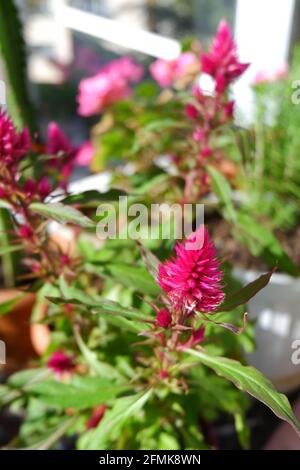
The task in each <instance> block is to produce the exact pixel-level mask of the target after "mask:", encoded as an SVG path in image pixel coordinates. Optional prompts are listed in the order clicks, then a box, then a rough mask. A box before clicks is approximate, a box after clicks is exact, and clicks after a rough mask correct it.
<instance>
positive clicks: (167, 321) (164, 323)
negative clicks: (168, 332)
mask: <svg viewBox="0 0 300 470" xmlns="http://www.w3.org/2000/svg"><path fill="white" fill-rule="evenodd" d="M155 323H156V326H158V327H160V328H165V329H167V328H169V326H170V325H171V323H172V315H171V313H170V312H169V310H168V309H167V308H162V309H161V310H159V312H158V313H157V315H156V322H155Z"/></svg>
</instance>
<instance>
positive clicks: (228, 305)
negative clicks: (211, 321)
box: [215, 271, 273, 312]
mask: <svg viewBox="0 0 300 470" xmlns="http://www.w3.org/2000/svg"><path fill="white" fill-rule="evenodd" d="M272 274H273V271H270V272H268V273H266V274H262V275H261V276H260V277H258V278H257V279H255V281H252V282H250V283H249V284H247V286H245V287H243V288H242V289H240V290H239V291H237V292H235V293H234V294H232V295H231V296H230V297H229V298H227V299H226V300H225V302H223V303H222V304H221V305H220V307H219V308H218V309H217V310H215V312H230V311H231V310H234V309H235V308H236V307H238V306H239V305H244V304H246V303H247V302H248V301H249V300H250V299H252V297H254V296H255V295H256V294H257V293H258V292H259V291H260V290H262V289H263V288H264V287H266V285H267V284H268V283H269V281H270V279H271V276H272Z"/></svg>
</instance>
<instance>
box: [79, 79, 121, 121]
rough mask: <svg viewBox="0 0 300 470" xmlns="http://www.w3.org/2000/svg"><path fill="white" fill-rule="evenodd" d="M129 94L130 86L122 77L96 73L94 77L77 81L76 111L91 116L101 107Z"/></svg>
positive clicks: (100, 109) (99, 110)
mask: <svg viewBox="0 0 300 470" xmlns="http://www.w3.org/2000/svg"><path fill="white" fill-rule="evenodd" d="M129 95H130V88H129V86H128V83H127V81H126V80H124V79H123V78H122V77H119V78H117V77H114V79H113V80H112V78H111V76H110V75H109V74H104V73H101V72H100V73H98V74H97V75H95V76H94V77H91V78H85V79H84V80H81V82H80V83H79V95H78V103H79V109H78V112H79V114H81V115H82V116H92V115H93V114H97V113H100V112H101V111H102V110H103V108H105V107H106V106H109V105H110V104H112V103H114V102H115V101H120V100H123V99H125V98H127V97H128V96H129Z"/></svg>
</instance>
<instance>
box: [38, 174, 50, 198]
mask: <svg viewBox="0 0 300 470" xmlns="http://www.w3.org/2000/svg"><path fill="white" fill-rule="evenodd" d="M51 191H52V188H51V185H50V183H49V180H48V178H47V177H46V176H43V177H42V178H41V179H40V181H39V182H38V184H37V192H38V194H39V195H40V196H42V199H43V198H44V197H46V196H48V194H50V193H51Z"/></svg>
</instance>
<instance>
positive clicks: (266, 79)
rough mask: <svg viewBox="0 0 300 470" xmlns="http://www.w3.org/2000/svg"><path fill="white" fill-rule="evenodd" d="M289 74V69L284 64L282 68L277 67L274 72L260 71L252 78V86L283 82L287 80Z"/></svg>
mask: <svg viewBox="0 0 300 470" xmlns="http://www.w3.org/2000/svg"><path fill="white" fill-rule="evenodd" d="M288 73H289V68H288V65H287V64H284V65H283V66H282V67H279V68H277V69H275V70H260V71H258V72H257V73H256V75H255V76H254V79H253V82H252V84H253V85H259V84H260V83H272V82H277V80H283V79H285V78H287V76H288Z"/></svg>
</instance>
